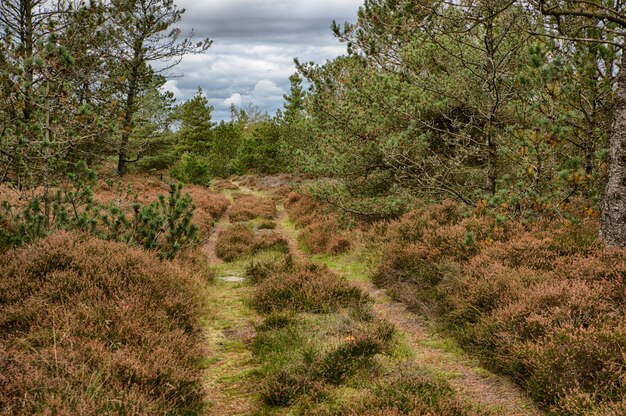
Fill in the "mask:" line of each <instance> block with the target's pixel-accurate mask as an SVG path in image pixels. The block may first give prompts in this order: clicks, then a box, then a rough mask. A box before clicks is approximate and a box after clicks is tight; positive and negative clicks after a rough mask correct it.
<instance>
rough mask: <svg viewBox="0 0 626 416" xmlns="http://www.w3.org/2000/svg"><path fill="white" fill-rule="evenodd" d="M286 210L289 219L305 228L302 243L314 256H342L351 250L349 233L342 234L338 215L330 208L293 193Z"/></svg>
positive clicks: (286, 204) (288, 198) (302, 232)
mask: <svg viewBox="0 0 626 416" xmlns="http://www.w3.org/2000/svg"><path fill="white" fill-rule="evenodd" d="M285 208H286V209H287V212H288V213H289V218H290V219H292V221H294V223H295V224H296V225H297V226H298V227H303V229H302V231H301V232H300V242H301V243H302V244H303V245H304V246H305V247H306V248H307V249H308V250H309V252H311V253H312V254H320V253H329V254H341V253H345V252H346V251H349V250H350V248H351V246H352V244H351V243H350V240H349V238H348V237H346V236H345V235H346V233H348V231H347V230H341V232H340V227H339V221H338V219H337V214H336V213H335V212H333V210H332V209H330V207H327V206H324V205H323V204H321V203H319V202H316V201H314V200H313V199H312V198H310V197H308V196H306V195H302V194H297V193H295V192H292V193H291V194H289V195H288V197H287V199H286V202H285Z"/></svg>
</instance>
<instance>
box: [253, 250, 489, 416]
mask: <svg viewBox="0 0 626 416" xmlns="http://www.w3.org/2000/svg"><path fill="white" fill-rule="evenodd" d="M246 275H247V277H248V278H249V279H250V281H251V282H252V283H253V284H255V285H256V287H255V292H254V295H253V299H252V306H253V307H254V308H255V309H256V310H257V311H258V312H259V313H261V314H262V315H264V316H265V320H264V322H263V323H262V324H260V325H258V326H257V335H256V337H255V340H254V343H253V346H252V348H253V351H254V353H255V355H256V356H257V358H258V360H259V362H260V363H261V366H262V367H261V369H260V370H259V378H260V382H259V386H258V390H259V393H260V396H261V399H262V400H263V402H264V404H265V405H266V409H265V411H266V412H268V413H270V414H271V413H278V414H283V413H284V412H283V411H282V410H281V409H284V410H286V411H288V412H289V413H290V414H304V415H352V414H354V415H356V414H359V415H360V414H372V415H374V414H376V415H378V414H431V415H440V416H444V415H478V414H483V413H481V412H480V411H478V410H476V409H473V408H471V407H470V406H468V405H466V404H462V403H461V402H459V401H458V399H457V397H456V395H455V393H454V392H453V391H452V389H451V388H450V387H449V386H448V385H447V383H446V382H445V381H437V380H436V379H435V378H434V376H433V375H431V374H427V373H419V371H418V370H416V369H415V368H414V365H413V364H408V363H406V362H405V358H403V357H402V356H401V355H400V354H399V353H398V351H399V350H398V339H397V337H396V333H395V329H394V327H393V326H392V325H390V324H389V323H387V322H386V321H383V320H380V319H378V318H375V317H374V314H373V313H372V310H371V303H370V301H369V298H368V296H367V295H366V294H365V293H364V292H362V291H361V290H360V289H358V288H357V287H355V286H353V285H351V284H350V283H348V282H347V281H346V280H344V279H342V278H340V277H339V276H337V275H335V274H334V273H333V272H332V271H330V270H329V269H328V268H326V267H323V266H318V265H315V264H300V263H297V262H295V261H294V260H293V258H292V257H291V256H288V255H287V256H284V257H282V258H280V257H279V258H274V259H271V260H266V261H253V262H251V263H250V264H249V265H248V267H247V271H246ZM408 369H412V370H411V371H414V372H411V371H409V370H408ZM405 370H406V371H405ZM418 373H419V376H418V375H417V374H418ZM394 385H398V386H399V387H394ZM349 392H354V393H355V394H356V396H353V395H352V394H350V393H349ZM416 393H420V394H422V396H420V397H415V396H414V395H415V394H416ZM389 412H392V413H389ZM393 412H395V413H393Z"/></svg>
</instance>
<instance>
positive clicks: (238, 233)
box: [215, 224, 289, 261]
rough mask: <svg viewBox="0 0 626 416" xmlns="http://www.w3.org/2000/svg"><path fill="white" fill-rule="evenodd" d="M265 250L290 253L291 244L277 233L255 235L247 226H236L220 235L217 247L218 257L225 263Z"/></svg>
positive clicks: (258, 233)
mask: <svg viewBox="0 0 626 416" xmlns="http://www.w3.org/2000/svg"><path fill="white" fill-rule="evenodd" d="M263 231H265V230H263ZM265 250H276V251H280V252H283V253H288V252H289V243H288V242H287V240H285V239H284V238H283V237H282V236H281V235H280V234H278V233H276V232H273V231H269V232H257V233H256V234H255V232H254V231H252V229H251V228H250V227H248V226H247V225H245V224H235V225H233V226H231V227H229V228H227V229H225V230H223V231H221V232H220V233H219V235H218V236H217V242H216V245H215V253H216V255H217V257H219V258H220V259H222V260H224V261H234V260H237V259H240V258H243V257H246V256H249V255H251V254H255V253H258V252H261V251H265Z"/></svg>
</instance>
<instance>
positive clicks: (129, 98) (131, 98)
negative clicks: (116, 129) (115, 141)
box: [117, 40, 143, 176]
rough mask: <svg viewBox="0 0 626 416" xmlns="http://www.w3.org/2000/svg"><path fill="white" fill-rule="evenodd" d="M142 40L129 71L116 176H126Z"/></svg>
mask: <svg viewBox="0 0 626 416" xmlns="http://www.w3.org/2000/svg"><path fill="white" fill-rule="evenodd" d="M142 47H143V40H141V41H140V42H139V41H138V42H137V44H136V45H135V52H134V57H133V61H132V67H131V70H130V75H129V76H130V79H129V84H128V90H127V92H126V103H125V109H124V110H125V111H124V113H125V114H124V126H123V127H122V137H121V140H120V149H119V155H118V160H117V174H118V175H119V176H124V175H125V174H126V165H127V162H128V140H129V138H130V134H131V132H132V130H133V125H132V122H133V116H134V115H135V100H136V98H137V90H138V86H139V66H140V65H141V49H142Z"/></svg>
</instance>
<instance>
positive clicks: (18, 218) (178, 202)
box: [0, 163, 198, 259]
mask: <svg viewBox="0 0 626 416" xmlns="http://www.w3.org/2000/svg"><path fill="white" fill-rule="evenodd" d="M68 179H69V181H68V182H67V183H66V184H64V185H63V186H61V187H60V188H59V189H58V190H57V192H56V193H55V194H54V197H53V199H52V201H50V204H51V206H52V208H53V209H52V212H51V213H50V214H49V215H48V216H46V212H45V209H44V206H45V203H44V201H43V198H42V197H41V196H34V197H33V198H32V199H31V200H30V201H29V202H28V204H27V206H26V207H25V208H24V209H23V210H22V211H21V212H20V213H18V214H17V215H14V214H13V211H14V209H13V208H12V207H11V206H10V204H9V203H8V202H7V201H4V202H3V204H2V207H3V208H2V212H0V214H3V215H2V216H0V221H2V222H11V223H13V225H14V226H13V227H12V228H9V227H4V226H3V227H2V229H1V231H0V241H2V242H3V244H8V245H12V246H20V245H23V244H28V243H32V242H34V241H37V240H39V239H41V238H43V237H45V236H47V235H49V234H50V233H51V232H53V231H56V230H80V231H83V232H86V233H89V234H92V235H95V236H97V237H100V238H104V239H107V240H114V241H122V242H125V243H128V244H137V245H140V246H142V247H143V248H145V249H149V250H156V251H158V252H159V253H160V256H161V257H162V258H166V259H172V258H174V257H175V256H176V254H177V253H178V251H179V250H180V249H181V248H182V247H184V246H187V245H190V244H193V243H194V242H195V241H196V237H197V234H198V228H197V226H196V225H195V224H192V223H191V221H192V217H193V211H194V209H195V207H194V206H193V201H192V200H191V197H190V196H189V195H184V196H183V195H181V189H182V185H180V184H171V185H170V191H169V195H168V197H167V199H166V198H165V197H164V196H162V195H159V197H158V200H157V201H155V202H152V203H150V204H147V205H146V204H141V203H139V202H138V201H136V200H135V202H134V203H133V206H132V208H133V214H132V215H130V216H129V215H128V214H127V213H126V212H124V210H123V209H121V208H120V207H119V206H117V205H115V204H113V203H112V204H111V205H109V206H108V207H104V206H101V205H99V204H97V203H95V202H94V199H93V191H92V188H93V186H94V185H95V183H96V174H95V171H93V170H91V169H89V168H88V167H87V165H86V164H85V163H79V164H77V166H76V172H75V173H72V174H70V175H69V176H68ZM110 185H112V184H110ZM119 192H122V190H121V189H119ZM126 192H127V193H128V194H130V190H126ZM9 217H10V218H9Z"/></svg>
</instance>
